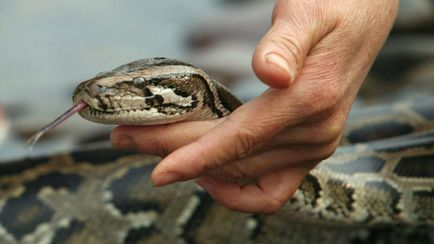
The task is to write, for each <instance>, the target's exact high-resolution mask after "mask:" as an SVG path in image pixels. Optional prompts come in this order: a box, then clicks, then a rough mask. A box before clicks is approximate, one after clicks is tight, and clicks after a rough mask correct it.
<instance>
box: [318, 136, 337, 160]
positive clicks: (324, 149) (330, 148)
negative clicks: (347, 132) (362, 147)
mask: <svg viewBox="0 0 434 244" xmlns="http://www.w3.org/2000/svg"><path fill="white" fill-rule="evenodd" d="M338 143H339V139H336V140H335V141H333V142H330V143H326V144H324V145H323V146H321V147H320V148H319V149H318V151H317V152H318V153H317V155H316V157H317V159H318V160H324V159H327V158H329V157H330V156H332V155H333V154H334V153H335V151H336V148H337V146H338Z"/></svg>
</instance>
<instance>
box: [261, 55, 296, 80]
mask: <svg viewBox="0 0 434 244" xmlns="http://www.w3.org/2000/svg"><path fill="white" fill-rule="evenodd" d="M265 61H266V62H267V63H269V64H272V65H276V66H277V67H279V68H280V69H282V70H283V71H285V72H286V73H288V74H289V76H290V77H291V81H292V80H294V73H295V72H294V71H293V70H292V69H291V66H290V65H289V64H288V62H287V61H286V60H285V59H284V58H283V57H282V56H281V55H279V54H277V53H268V54H267V55H265Z"/></svg>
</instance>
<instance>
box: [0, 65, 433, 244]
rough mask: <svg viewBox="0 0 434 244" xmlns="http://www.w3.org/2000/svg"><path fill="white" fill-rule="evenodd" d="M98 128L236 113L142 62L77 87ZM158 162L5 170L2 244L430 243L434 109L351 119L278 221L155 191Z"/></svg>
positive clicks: (95, 159) (371, 112)
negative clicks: (153, 174) (151, 180)
mask: <svg viewBox="0 0 434 244" xmlns="http://www.w3.org/2000/svg"><path fill="white" fill-rule="evenodd" d="M73 99H74V103H78V102H79V101H85V102H86V103H87V104H88V107H87V108H86V109H84V110H82V111H81V112H80V114H81V115H82V116H83V117H84V118H86V119H88V120H91V121H95V122H99V123H121V124H162V123H172V122H178V121H186V120H198V119H203V120H205V119H214V118H219V117H222V116H226V115H227V114H229V113H230V112H231V111H233V110H234V109H236V108H237V107H238V106H240V104H241V103H240V102H239V100H238V99H237V98H236V97H235V96H233V95H232V94H231V93H230V92H229V90H227V89H226V88H224V87H223V86H222V85H220V84H219V83H217V82H216V81H213V80H212V79H211V78H209V76H208V75H206V74H205V73H204V72H203V71H202V70H201V69H199V68H197V67H194V66H192V65H190V64H186V63H184V62H181V61H178V60H172V59H165V58H154V59H145V60H139V61H135V62H132V63H129V64H126V65H123V66H120V67H119V68H116V69H114V70H113V71H110V72H104V73H101V74H99V75H97V76H96V77H95V78H93V79H90V80H88V81H84V82H82V83H81V84H80V85H79V86H78V87H77V88H76V90H75V92H74V95H73ZM158 160H159V159H158V158H157V157H153V156H147V155H141V154H137V153H135V152H129V151H115V150H111V149H108V148H106V147H97V148H90V149H87V150H81V151H77V152H72V153H66V154H59V155H53V156H51V157H46V158H38V159H33V160H29V161H22V162H14V163H13V164H4V165H0V186H1V187H0V224H1V226H0V243H222V242H230V243H319V242H321V243H409V242H411V243H430V242H434V232H433V225H434V100H433V99H425V100H422V101H415V102H414V101H413V102H402V103H397V104H393V105H389V106H381V107H378V108H373V109H367V110H364V111H362V112H359V113H356V114H352V115H351V116H350V119H349V122H348V125H347V127H346V131H345V135H344V139H343V141H342V145H341V146H340V147H339V149H338V150H337V152H336V153H335V154H334V155H333V156H332V157H331V158H330V159H328V160H326V161H324V162H322V163H321V164H320V165H319V166H318V167H317V168H315V169H314V170H313V171H312V172H311V173H310V174H309V175H308V176H307V177H306V178H305V180H304V181H303V183H302V184H301V186H300V187H299V190H298V191H297V192H296V193H295V195H294V197H293V198H292V199H291V200H290V201H288V203H287V204H286V205H285V206H284V207H283V208H282V209H281V210H280V211H279V212H278V213H277V214H275V215H271V216H264V215H251V214H242V213H235V212H231V211H229V210H226V209H224V208H223V207H221V206H219V205H218V204H216V203H214V202H213V201H212V199H211V198H210V197H209V196H208V195H207V194H205V193H204V192H203V191H202V190H200V189H199V188H198V187H196V186H195V185H194V184H193V183H188V182H187V183H181V184H176V185H172V186H169V187H164V188H159V189H155V188H152V186H151V185H150V183H149V175H150V172H151V171H152V169H153V165H154V164H155V163H157V162H158Z"/></svg>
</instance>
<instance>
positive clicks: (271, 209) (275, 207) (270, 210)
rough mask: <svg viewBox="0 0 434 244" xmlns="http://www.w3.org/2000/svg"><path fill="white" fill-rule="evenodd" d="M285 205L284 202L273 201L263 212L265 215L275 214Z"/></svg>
mask: <svg viewBox="0 0 434 244" xmlns="http://www.w3.org/2000/svg"><path fill="white" fill-rule="evenodd" d="M283 205H284V202H282V201H279V200H276V199H273V200H271V201H269V202H268V204H267V205H266V206H265V208H264V209H263V210H262V211H261V212H262V213H264V214H275V213H277V212H278V211H279V209H281V208H282V207H283Z"/></svg>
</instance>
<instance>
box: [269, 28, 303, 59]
mask: <svg viewBox="0 0 434 244" xmlns="http://www.w3.org/2000/svg"><path fill="white" fill-rule="evenodd" d="M270 42H271V43H273V44H275V45H276V46H277V47H278V48H280V49H281V51H282V53H284V54H285V58H287V59H293V60H294V63H296V64H299V65H301V59H302V56H303V55H302V53H303V52H302V50H301V47H300V44H299V43H298V40H297V37H296V36H294V35H291V34H287V33H286V34H280V35H274V36H273V37H271V39H270Z"/></svg>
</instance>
